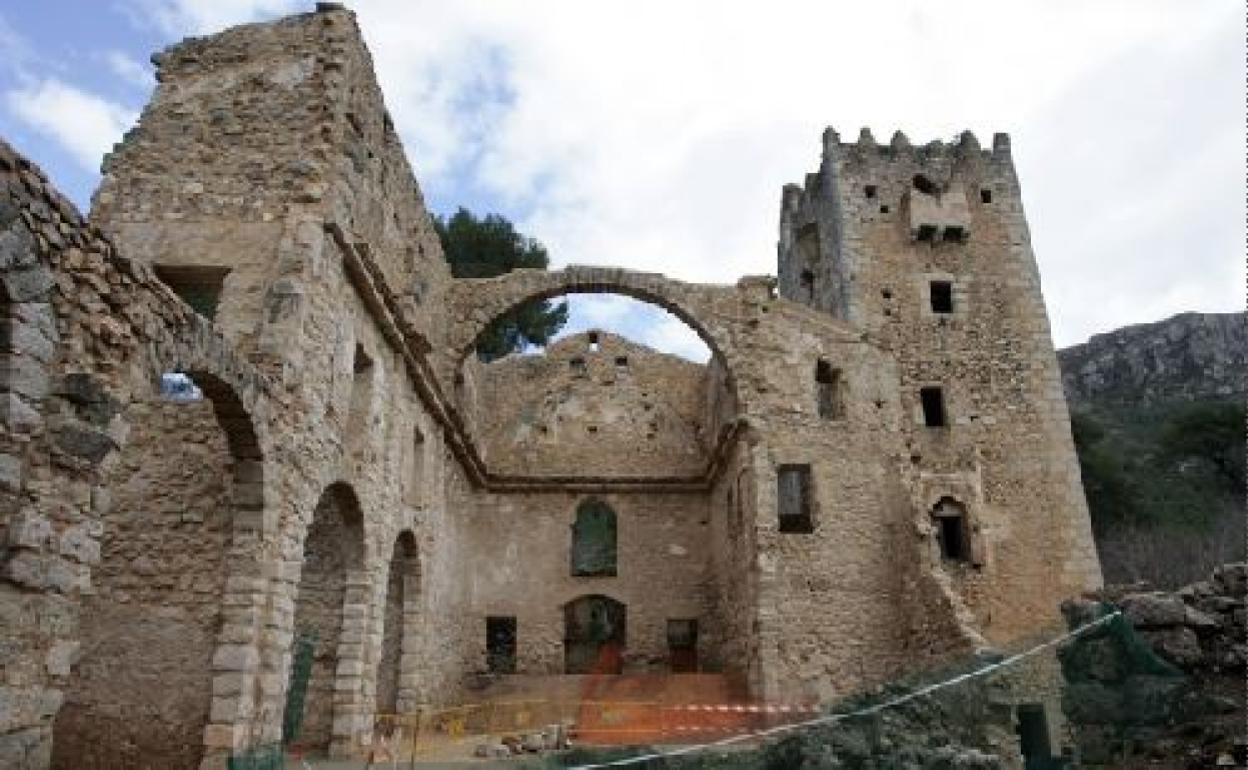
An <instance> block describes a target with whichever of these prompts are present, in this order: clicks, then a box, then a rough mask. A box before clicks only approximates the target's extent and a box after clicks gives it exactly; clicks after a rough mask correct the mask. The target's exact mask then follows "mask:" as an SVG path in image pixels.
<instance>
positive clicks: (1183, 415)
mask: <svg viewBox="0 0 1248 770" xmlns="http://www.w3.org/2000/svg"><path fill="white" fill-rule="evenodd" d="M1244 421H1245V413H1244V405H1243V404H1237V403H1229V402H1212V403H1194V404H1189V405H1187V406H1186V407H1184V408H1182V409H1180V410H1179V411H1178V412H1177V413H1176V414H1175V415H1174V416H1173V417H1171V418H1170V420H1169V421H1168V422H1166V423H1165V425H1164V426H1163V428H1162V431H1161V456H1162V457H1163V458H1164V459H1165V460H1166V461H1167V462H1169V463H1170V464H1172V465H1177V466H1183V465H1189V464H1191V463H1193V462H1194V463H1205V464H1208V466H1209V467H1210V468H1211V469H1212V470H1213V471H1214V472H1215V473H1217V474H1218V475H1219V476H1221V477H1222V479H1223V480H1225V482H1226V483H1227V485H1228V486H1229V488H1230V489H1231V491H1233V492H1235V493H1236V494H1237V495H1238V496H1240V497H1242V496H1243V494H1244V460H1245V458H1244Z"/></svg>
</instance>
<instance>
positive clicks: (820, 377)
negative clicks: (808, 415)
mask: <svg viewBox="0 0 1248 770" xmlns="http://www.w3.org/2000/svg"><path fill="white" fill-rule="evenodd" d="M815 387H816V388H817V389H818V394H819V416H820V417H822V418H824V419H825V420H837V419H840V418H841V417H844V416H845V403H844V393H843V391H844V385H843V384H842V381H841V370H840V369H833V368H832V365H831V364H830V363H828V362H827V361H824V360H822V359H820V360H819V361H818V362H817V363H816V364H815Z"/></svg>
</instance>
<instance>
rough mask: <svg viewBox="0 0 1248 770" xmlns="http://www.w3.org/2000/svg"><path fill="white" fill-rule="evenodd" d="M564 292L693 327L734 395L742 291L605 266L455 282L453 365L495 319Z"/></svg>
mask: <svg viewBox="0 0 1248 770" xmlns="http://www.w3.org/2000/svg"><path fill="white" fill-rule="evenodd" d="M565 294H619V295H622V296H625V297H631V298H633V299H636V300H640V301H642V302H646V303H649V304H652V305H656V306H657V307H660V308H662V309H664V310H666V311H668V312H669V313H671V314H672V315H674V316H676V317H677V318H678V319H680V320H681V321H682V322H684V323H685V324H686V325H687V326H689V328H690V329H692V330H693V331H694V332H695V333H696V334H697V335H698V337H700V338H701V339H702V341H703V342H705V343H706V345H707V347H708V348H710V350H711V355H712V357H713V358H714V359H715V360H717V361H719V362H721V364H722V365H723V366H724V368H725V369H726V370H727V377H728V383H727V385H728V388H729V391H730V392H732V393H733V394H734V396H735V392H736V391H735V383H734V380H733V371H734V370H735V369H736V368H737V367H736V366H735V365H734V364H735V360H734V359H735V352H734V349H733V345H732V343H731V337H732V330H733V326H734V325H735V324H737V323H738V322H739V319H736V318H734V317H733V314H734V313H735V312H736V309H737V308H738V307H739V306H740V304H741V299H742V297H743V293H742V292H741V290H740V289H739V288H738V287H734V286H711V285H704V284H691V283H685V282H683V281H677V280H673V279H671V278H667V277H666V276H663V275H659V274H657V273H640V272H634V271H631V270H622V269H620V268H609V267H585V266H569V267H566V268H564V269H563V270H550V271H547V270H513V271H511V272H510V273H507V274H505V275H501V276H498V277H496V278H484V279H475V280H463V279H461V280H457V281H455V283H454V284H453V285H452V287H451V295H450V298H449V299H450V302H449V304H450V309H451V311H452V312H451V313H450V317H451V318H458V319H462V320H461V321H460V322H459V323H458V324H456V325H455V326H454V327H452V328H451V329H450V330H449V332H448V339H447V347H448V348H449V350H450V351H451V356H452V360H451V361H450V362H449V363H450V365H451V366H452V368H454V367H458V366H459V365H460V364H461V363H462V362H463V360H464V358H465V357H466V356H467V355H468V354H469V353H470V352H471V351H472V347H473V345H474V344H475V342H476V340H477V338H478V336H480V334H481V332H482V331H483V330H484V329H485V328H486V327H487V326H488V325H489V324H490V322H492V321H493V320H494V319H495V318H497V317H498V316H500V315H502V314H503V313H506V312H507V311H509V310H512V309H514V308H516V307H518V306H520V305H524V304H526V303H529V302H536V301H540V300H545V299H550V298H552V297H557V296H561V295H565Z"/></svg>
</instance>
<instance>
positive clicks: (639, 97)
mask: <svg viewBox="0 0 1248 770" xmlns="http://www.w3.org/2000/svg"><path fill="white" fill-rule="evenodd" d="M131 2H133V3H142V4H144V7H146V8H148V9H149V10H150V11H151V12H152V14H153V16H154V17H155V18H157V19H159V20H160V23H162V24H163V25H165V26H166V28H167V29H168V30H169V31H170V32H174V31H176V32H177V34H186V33H202V32H206V31H210V30H214V29H217V28H219V27H220V26H222V25H224V24H227V23H233V22H238V21H246V20H252V19H255V18H260V17H263V16H265V15H271V14H273V13H278V12H282V11H286V10H293V9H298V10H304V9H306V8H307V7H308V6H309V5H310V3H299V4H298V5H297V8H296V6H295V5H293V4H292V3H291V2H288V1H287V0H229V1H228V2H214V3H200V2H193V0H131ZM350 6H351V7H352V8H353V9H354V10H355V11H356V12H357V14H358V17H359V20H360V24H361V26H362V27H363V29H364V32H365V36H366V38H367V40H368V43H369V45H370V47H371V49H372V51H373V53H374V58H375V61H376V64H377V68H378V73H379V76H380V79H381V81H382V86H383V90H384V91H385V93H386V98H387V103H388V105H389V107H390V110H391V113H392V114H393V116H394V118H395V121H396V124H397V126H398V128H399V131H400V133H401V134H402V136H403V137H404V141H405V143H406V144H407V146H408V148H409V151H410V153H411V156H412V161H413V165H414V167H415V169H416V173H417V175H418V176H419V178H420V181H421V182H422V184H423V185H424V186H425V187H426V188H427V190H429V191H431V192H433V193H434V194H435V195H436V197H439V198H443V199H446V198H452V199H453V197H454V196H455V195H459V194H463V195H467V194H468V192H465V191H484V192H485V193H487V194H488V195H490V196H492V197H494V198H495V199H497V200H500V201H502V202H503V203H504V205H505V208H506V211H505V213H508V214H509V215H510V216H512V217H513V218H517V219H518V220H519V221H518V222H517V224H518V225H519V226H520V227H521V229H522V230H524V231H525V232H527V233H529V234H532V235H534V236H535V237H537V238H539V239H540V240H541V241H543V243H545V244H546V245H547V246H548V247H549V249H550V252H551V254H552V258H553V261H554V263H555V264H556V265H562V264H568V263H579V264H617V265H621V266H625V267H629V268H633V269H638V270H653V271H659V272H664V273H667V274H669V275H672V276H675V277H679V278H684V279H688V280H697V281H716V282H725V283H729V282H732V281H734V280H735V279H736V277H737V276H739V275H741V274H743V273H766V272H774V271H775V269H776V267H775V240H776V222H777V209H778V201H779V196H780V189H781V186H782V185H783V184H784V183H786V182H792V181H800V180H801V178H802V176H803V175H804V174H805V173H806V172H808V171H812V170H814V169H815V168H816V167H817V164H818V156H819V136H820V134H821V132H822V130H823V128H824V126H825V125H826V124H829V123H831V124H832V125H834V126H836V127H837V128H838V129H839V130H840V132H841V134H842V136H844V137H846V138H853V137H854V136H856V134H857V130H858V127H859V126H862V125H870V126H871V127H872V128H873V129H874V131H875V134H876V137H877V138H878V139H880V140H881V141H886V140H887V138H888V137H889V136H890V135H891V133H892V132H893V130H895V129H898V128H900V129H903V130H904V131H905V132H906V133H907V134H908V135H909V136H910V138H911V139H912V140H913V141H916V142H925V141H928V140H930V139H933V138H948V137H952V136H953V135H955V134H956V133H957V132H958V131H960V130H962V129H963V128H968V127H969V128H971V129H973V130H975V131H976V132H977V134H978V135H979V137H980V139H981V142H984V143H985V144H986V143H987V142H988V141H989V140H990V137H991V134H992V132H994V131H1009V132H1011V134H1012V135H1013V140H1014V143H1013V144H1014V148H1015V157H1016V160H1017V163H1018V166H1019V173H1020V177H1021V179H1022V184H1023V189H1024V192H1025V194H1026V196H1027V206H1028V214H1029V217H1030V221H1031V225H1032V233H1033V236H1034V239H1035V243H1036V246H1037V251H1038V256H1039V259H1040V263H1041V270H1042V273H1043V275H1044V279H1045V289H1046V292H1047V298H1048V301H1049V311H1050V317H1051V318H1052V319H1053V321H1054V329H1055V336H1056V337H1057V339H1058V341H1059V343H1070V342H1073V341H1076V340H1078V339H1081V338H1083V337H1086V336H1087V335H1088V334H1090V333H1092V332H1094V331H1101V330H1104V329H1107V328H1111V327H1113V326H1117V325H1120V324H1124V323H1131V322H1138V321H1145V320H1153V317H1152V316H1150V315H1149V314H1150V313H1157V312H1163V313H1168V312H1171V311H1172V310H1179V309H1189V308H1190V309H1231V308H1235V307H1238V306H1240V305H1241V304H1242V301H1241V298H1240V297H1239V293H1238V291H1231V290H1230V289H1229V288H1228V286H1230V285H1233V286H1235V287H1238V286H1242V273H1241V272H1239V271H1240V270H1241V267H1240V266H1239V264H1238V262H1239V260H1240V257H1241V255H1242V244H1243V225H1242V223H1243V219H1244V217H1243V201H1244V182H1243V177H1242V174H1241V171H1242V156H1241V154H1240V151H1239V142H1240V140H1241V138H1242V136H1241V134H1240V133H1239V132H1240V131H1241V129H1242V122H1243V116H1242V109H1241V107H1242V102H1241V101H1240V97H1241V96H1242V83H1243V81H1244V49H1243V39H1242V36H1241V35H1240V31H1241V30H1242V16H1241V13H1242V9H1241V8H1240V6H1239V4H1238V3H1236V2H1234V1H1233V0H1206V1H1205V2H1203V3H1201V12H1200V13H1199V14H1194V13H1192V6H1191V3H1190V0H1158V1H1157V2H1152V3H1139V2H1136V1H1135V0H1104V1H1103V2H1099V3H1087V2H1082V0H1043V1H1042V0H1031V1H1030V2H1013V3H1008V4H1002V3H1001V2H999V0H950V2H946V3H941V4H939V6H935V5H933V4H931V3H928V2H923V0H898V2H893V3H828V2H814V1H813V0H811V1H809V2H799V1H797V0H776V2H773V3H770V4H768V5H766V6H765V7H764V6H763V5H761V4H758V3H747V2H721V3H717V4H715V7H714V9H713V11H712V10H710V9H708V7H707V6H706V5H705V4H701V3H695V2H666V3H659V2H645V1H643V2H637V3H629V4H623V5H621V4H606V3H586V2H583V0H535V2H526V3H511V2H497V1H496V0H461V1H459V2H455V3H446V2H440V1H439V0H356V2H352V3H350ZM1227 137H1230V139H1229V140H1228V138H1227ZM1231 140H1233V141H1231ZM1228 276H1229V277H1233V278H1234V279H1235V280H1234V281H1231V282H1226V280H1225V279H1226V278H1227V277H1228Z"/></svg>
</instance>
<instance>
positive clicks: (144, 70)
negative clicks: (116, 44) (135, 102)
mask: <svg viewBox="0 0 1248 770" xmlns="http://www.w3.org/2000/svg"><path fill="white" fill-rule="evenodd" d="M104 61H105V62H107V64H108V68H109V69H111V70H112V71H113V74H115V75H116V76H117V77H119V78H121V79H122V80H124V81H126V82H127V83H129V84H130V85H132V86H135V87H137V88H143V89H147V88H151V87H152V86H153V85H154V84H155V83H156V79H155V77H154V76H153V75H152V70H151V69H150V68H148V67H145V66H144V65H142V64H140V63H139V62H137V61H135V60H134V59H132V58H130V56H128V55H126V54H125V53H123V52H121V51H109V52H108V53H106V54H104Z"/></svg>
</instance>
